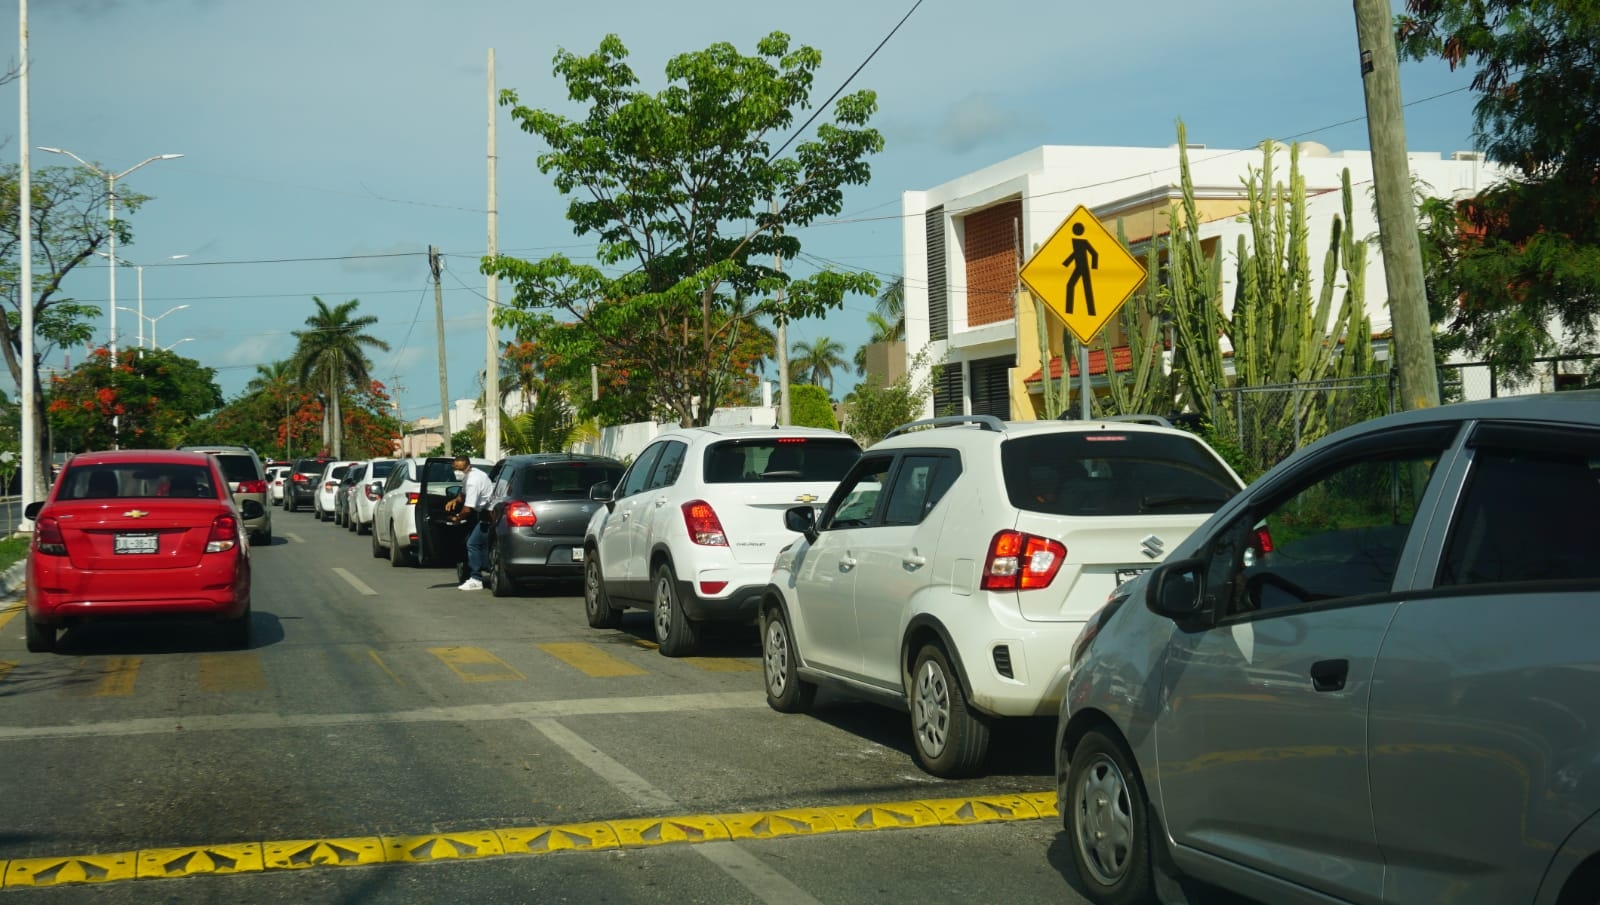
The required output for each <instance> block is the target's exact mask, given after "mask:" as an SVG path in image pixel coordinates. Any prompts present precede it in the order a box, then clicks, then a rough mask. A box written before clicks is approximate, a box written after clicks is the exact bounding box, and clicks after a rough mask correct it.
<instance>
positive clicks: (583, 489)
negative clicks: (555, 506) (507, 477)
mask: <svg viewBox="0 0 1600 905" xmlns="http://www.w3.org/2000/svg"><path fill="white" fill-rule="evenodd" d="M621 479H622V469H621V468H620V467H618V466H615V465H599V464H595V463H592V462H563V463H558V464H552V465H539V466H536V467H534V468H525V469H523V470H522V473H521V474H520V475H518V476H517V486H516V487H513V488H511V492H512V493H513V494H515V495H516V497H517V498H518V499H523V500H528V501H536V500H558V499H587V498H588V496H589V488H590V487H593V486H594V485H596V484H599V483H600V482H602V481H610V482H612V483H613V484H615V483H616V482H617V481H619V480H621Z"/></svg>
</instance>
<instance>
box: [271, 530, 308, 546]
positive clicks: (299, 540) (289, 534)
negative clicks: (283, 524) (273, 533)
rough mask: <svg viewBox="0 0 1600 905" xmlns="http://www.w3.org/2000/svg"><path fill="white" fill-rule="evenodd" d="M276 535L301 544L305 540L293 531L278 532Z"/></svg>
mask: <svg viewBox="0 0 1600 905" xmlns="http://www.w3.org/2000/svg"><path fill="white" fill-rule="evenodd" d="M278 536H279V537H281V538H283V539H284V540H292V541H294V542H295V543H297V544H303V543H305V542H306V539H305V538H303V537H301V536H300V535H298V534H295V533H294V532H293V531H285V532H283V533H281V534H279V535H278Z"/></svg>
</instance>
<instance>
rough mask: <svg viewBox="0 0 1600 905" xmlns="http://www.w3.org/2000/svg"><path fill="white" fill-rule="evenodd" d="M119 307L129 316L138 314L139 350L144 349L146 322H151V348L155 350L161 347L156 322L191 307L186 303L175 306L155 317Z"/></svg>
mask: <svg viewBox="0 0 1600 905" xmlns="http://www.w3.org/2000/svg"><path fill="white" fill-rule="evenodd" d="M117 307H118V308H119V309H121V310H123V311H126V312H128V313H129V314H137V315H138V316H139V348H141V349H142V348H144V323H145V321H149V322H150V348H152V349H154V348H157V347H158V346H159V345H160V343H157V342H156V322H157V321H159V320H161V319H162V318H163V317H166V316H167V315H169V314H173V313H175V312H178V311H182V310H183V309H185V308H187V307H189V305H188V303H184V304H182V305H173V306H172V307H171V308H168V309H167V310H165V311H163V312H161V313H160V314H158V315H156V316H155V317H146V316H145V313H144V312H143V311H135V310H134V309H132V308H126V307H123V306H122V305H118V306H117ZM174 345H176V344H174Z"/></svg>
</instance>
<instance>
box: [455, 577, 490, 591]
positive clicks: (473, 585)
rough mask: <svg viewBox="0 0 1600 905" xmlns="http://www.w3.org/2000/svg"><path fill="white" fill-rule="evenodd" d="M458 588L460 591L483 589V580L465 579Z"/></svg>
mask: <svg viewBox="0 0 1600 905" xmlns="http://www.w3.org/2000/svg"><path fill="white" fill-rule="evenodd" d="M456 590H458V591H481V590H483V582H481V581H479V580H478V579H476V578H469V579H467V580H466V581H463V582H462V583H461V584H460V586H459V587H457V588H456Z"/></svg>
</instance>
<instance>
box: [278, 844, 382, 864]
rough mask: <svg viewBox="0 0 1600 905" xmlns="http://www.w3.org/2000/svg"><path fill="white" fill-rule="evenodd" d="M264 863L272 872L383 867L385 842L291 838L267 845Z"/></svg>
mask: <svg viewBox="0 0 1600 905" xmlns="http://www.w3.org/2000/svg"><path fill="white" fill-rule="evenodd" d="M262 862H263V863H264V865H265V866H266V867H267V868H268V869H269V870H301V869H304V868H307V867H324V866H330V867H344V866H347V865H352V864H382V863H383V840H382V839H379V838H378V837H377V836H362V837H356V838H346V839H290V840H286V841H283V842H268V843H267V844H266V845H265V846H264V851H263V852H262Z"/></svg>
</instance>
